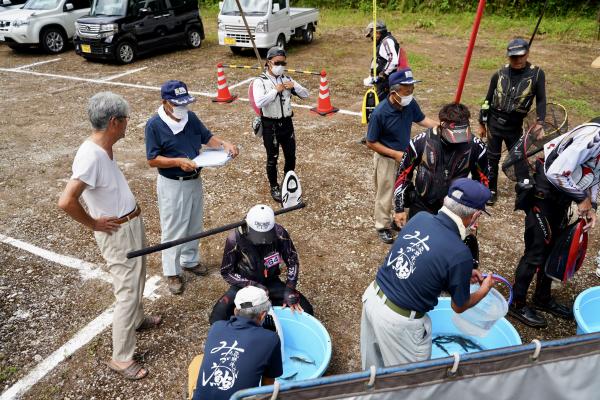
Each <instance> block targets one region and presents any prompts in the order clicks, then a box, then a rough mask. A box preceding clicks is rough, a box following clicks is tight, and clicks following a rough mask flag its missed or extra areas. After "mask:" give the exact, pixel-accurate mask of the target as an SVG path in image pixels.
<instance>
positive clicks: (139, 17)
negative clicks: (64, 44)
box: [73, 0, 204, 64]
mask: <svg viewBox="0 0 600 400" xmlns="http://www.w3.org/2000/svg"><path fill="white" fill-rule="evenodd" d="M202 40H204V26H203V25H202V19H201V18H200V13H199V11H198V0H94V1H93V3H92V8H91V9H90V15H89V16H86V17H82V18H79V19H78V20H77V22H76V23H75V36H74V38H73V42H74V43H75V52H76V53H77V54H79V55H80V56H82V57H84V58H86V59H94V58H101V59H110V60H116V61H117V62H118V63H121V64H129V63H130V62H132V61H133V60H135V58H136V57H137V56H138V55H139V54H141V53H145V52H148V51H151V50H155V49H157V48H160V47H167V46H173V45H174V44H177V43H178V42H180V43H185V44H186V45H187V46H188V47H191V48H198V47H200V45H201V44H202Z"/></svg>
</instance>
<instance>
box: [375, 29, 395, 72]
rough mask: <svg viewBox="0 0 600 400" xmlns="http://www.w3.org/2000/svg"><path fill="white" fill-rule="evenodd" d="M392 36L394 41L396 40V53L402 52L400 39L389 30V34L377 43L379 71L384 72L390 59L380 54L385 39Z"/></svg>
mask: <svg viewBox="0 0 600 400" xmlns="http://www.w3.org/2000/svg"><path fill="white" fill-rule="evenodd" d="M387 38H390V39H392V41H393V42H394V47H395V48H396V54H400V44H399V43H398V41H397V40H396V39H395V38H394V37H393V36H392V34H391V33H389V32H388V34H387V35H385V36H384V37H382V38H381V40H380V41H379V43H377V50H376V51H377V71H378V72H382V71H383V69H384V68H385V65H386V64H387V63H388V59H387V58H384V57H381V56H380V55H379V50H380V49H381V45H382V43H383V40H384V39H387Z"/></svg>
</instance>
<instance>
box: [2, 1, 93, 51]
mask: <svg viewBox="0 0 600 400" xmlns="http://www.w3.org/2000/svg"><path fill="white" fill-rule="evenodd" d="M89 12H90V1H89V0H29V1H27V3H25V5H24V6H23V7H22V8H19V9H15V10H9V11H5V12H3V13H1V14H0V42H4V43H6V44H7V45H8V46H9V47H10V48H11V49H18V48H22V47H29V46H31V45H40V46H41V47H42V48H43V49H44V50H45V51H46V52H48V53H51V54H55V53H60V52H61V51H63V50H64V49H65V47H66V45H67V43H68V42H67V41H70V40H71V39H72V38H73V35H74V34H75V21H76V20H77V18H79V17H82V16H84V15H87V14H89Z"/></svg>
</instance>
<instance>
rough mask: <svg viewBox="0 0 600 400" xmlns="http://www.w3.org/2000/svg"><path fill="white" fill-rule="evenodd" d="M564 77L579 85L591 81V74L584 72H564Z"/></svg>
mask: <svg viewBox="0 0 600 400" xmlns="http://www.w3.org/2000/svg"><path fill="white" fill-rule="evenodd" d="M562 79H564V80H565V81H567V82H571V83H572V84H574V85H577V86H583V85H585V84H588V83H590V76H589V75H588V74H584V73H576V74H563V75H562Z"/></svg>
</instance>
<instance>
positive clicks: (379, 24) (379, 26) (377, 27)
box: [365, 21, 387, 37]
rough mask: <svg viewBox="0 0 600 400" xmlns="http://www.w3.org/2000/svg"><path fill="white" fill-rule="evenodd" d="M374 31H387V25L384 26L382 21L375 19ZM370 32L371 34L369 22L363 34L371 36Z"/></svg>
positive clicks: (371, 29) (371, 25)
mask: <svg viewBox="0 0 600 400" xmlns="http://www.w3.org/2000/svg"><path fill="white" fill-rule="evenodd" d="M375 31H376V32H385V31H387V26H385V23H384V22H383V21H377V24H375ZM372 34H373V23H372V22H369V25H367V29H366V35H365V36H366V37H371V35H372Z"/></svg>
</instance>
